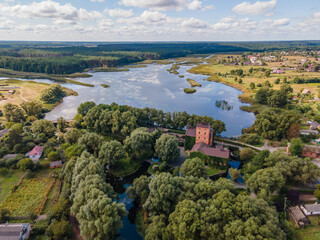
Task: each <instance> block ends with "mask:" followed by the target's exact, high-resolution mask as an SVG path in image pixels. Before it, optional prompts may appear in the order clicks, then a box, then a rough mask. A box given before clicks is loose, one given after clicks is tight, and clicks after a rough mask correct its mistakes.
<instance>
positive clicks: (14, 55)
mask: <svg viewBox="0 0 320 240" xmlns="http://www.w3.org/2000/svg"><path fill="white" fill-rule="evenodd" d="M319 48H320V42H319V41H302V42H301V41H300V42H228V43H223V42H219V43H217V42H194V43H187V42H185V43H184V42H180V43H173V42H172V43H50V42H20V43H17V42H2V43H0V68H6V69H11V70H16V71H24V72H37V73H47V74H71V73H75V72H81V71H83V70H85V69H88V68H95V67H118V66H122V65H126V64H130V63H134V62H139V61H143V60H147V59H151V60H154V59H166V58H175V57H184V56H187V55H189V54H211V53H217V52H244V51H261V50H286V49H291V50H292V49H293V50H294V49H297V50H298V49H303V50H310V49H319Z"/></svg>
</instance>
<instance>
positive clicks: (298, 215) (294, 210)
mask: <svg viewBox="0 0 320 240" xmlns="http://www.w3.org/2000/svg"><path fill="white" fill-rule="evenodd" d="M288 213H289V217H290V218H291V219H292V220H293V221H294V222H295V223H296V224H297V226H299V227H304V226H305V225H308V224H310V221H309V219H308V217H307V216H306V215H305V214H304V213H303V211H302V210H301V208H300V207H299V206H294V207H290V208H289V210H288Z"/></svg>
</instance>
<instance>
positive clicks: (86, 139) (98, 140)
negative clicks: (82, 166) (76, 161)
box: [78, 133, 104, 156]
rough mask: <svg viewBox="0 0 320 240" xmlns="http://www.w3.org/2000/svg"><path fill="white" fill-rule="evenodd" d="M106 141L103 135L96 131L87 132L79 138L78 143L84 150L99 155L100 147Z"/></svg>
mask: <svg viewBox="0 0 320 240" xmlns="http://www.w3.org/2000/svg"><path fill="white" fill-rule="evenodd" d="M103 142H104V139H103V137H102V136H99V135H98V134H96V133H86V134H84V135H82V137H81V138H79V140H78V145H79V147H80V148H81V149H82V150H83V151H87V152H89V153H91V154H94V156H98V154H99V151H100V148H101V146H102V144H103Z"/></svg>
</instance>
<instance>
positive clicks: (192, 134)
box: [186, 125, 197, 137]
mask: <svg viewBox="0 0 320 240" xmlns="http://www.w3.org/2000/svg"><path fill="white" fill-rule="evenodd" d="M196 130H197V129H196V128H190V127H189V125H188V126H187V131H186V135H187V136H190V137H195V136H196Z"/></svg>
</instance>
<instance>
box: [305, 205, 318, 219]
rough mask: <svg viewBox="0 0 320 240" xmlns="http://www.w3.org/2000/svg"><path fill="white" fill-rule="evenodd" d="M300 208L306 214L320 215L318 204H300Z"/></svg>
mask: <svg viewBox="0 0 320 240" xmlns="http://www.w3.org/2000/svg"><path fill="white" fill-rule="evenodd" d="M301 209H302V211H303V212H304V214H305V215H306V216H314V215H320V204H318V203H315V204H306V205H301Z"/></svg>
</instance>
